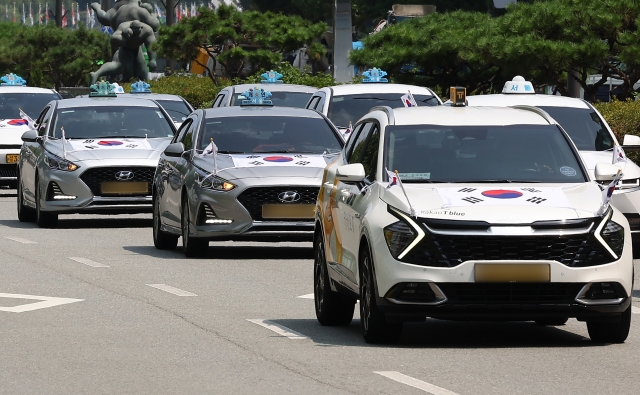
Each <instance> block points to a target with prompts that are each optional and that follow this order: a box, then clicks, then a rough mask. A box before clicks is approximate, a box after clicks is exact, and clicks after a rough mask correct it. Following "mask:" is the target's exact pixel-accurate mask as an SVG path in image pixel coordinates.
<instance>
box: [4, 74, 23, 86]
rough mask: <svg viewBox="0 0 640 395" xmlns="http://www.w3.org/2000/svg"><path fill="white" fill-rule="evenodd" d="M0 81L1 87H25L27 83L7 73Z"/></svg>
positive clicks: (17, 76)
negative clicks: (0, 81)
mask: <svg viewBox="0 0 640 395" xmlns="http://www.w3.org/2000/svg"><path fill="white" fill-rule="evenodd" d="M0 80H2V83H0V85H3V86H25V85H27V81H26V80H24V79H23V78H22V77H20V76H19V75H15V74H13V73H9V74H6V75H3V76H2V77H0Z"/></svg>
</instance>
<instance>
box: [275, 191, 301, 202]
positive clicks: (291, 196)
mask: <svg viewBox="0 0 640 395" xmlns="http://www.w3.org/2000/svg"><path fill="white" fill-rule="evenodd" d="M300 197H301V196H300V194H299V193H298V192H294V191H286V192H282V193H281V194H279V195H278V200H280V201H281V202H282V203H293V202H297V201H298V200H300Z"/></svg>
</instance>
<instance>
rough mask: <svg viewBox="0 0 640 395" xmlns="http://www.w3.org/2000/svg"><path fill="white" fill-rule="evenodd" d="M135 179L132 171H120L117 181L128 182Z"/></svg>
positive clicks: (117, 174)
mask: <svg viewBox="0 0 640 395" xmlns="http://www.w3.org/2000/svg"><path fill="white" fill-rule="evenodd" d="M132 178H133V172H132V171H119V172H117V173H116V180H118V181H128V180H131V179H132Z"/></svg>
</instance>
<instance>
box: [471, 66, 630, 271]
mask: <svg viewBox="0 0 640 395" xmlns="http://www.w3.org/2000/svg"><path fill="white" fill-rule="evenodd" d="M467 101H468V103H469V105H470V106H499V107H506V106H516V105H526V106H535V107H538V108H541V109H543V110H544V111H546V112H547V113H548V114H549V115H551V117H553V119H555V120H556V121H557V122H558V123H559V124H560V126H562V128H563V129H564V130H566V132H567V133H568V134H569V137H571V140H573V142H574V144H575V145H576V147H577V148H578V150H579V151H580V156H581V157H582V160H583V161H584V164H585V165H586V166H587V170H588V171H589V173H590V175H591V176H593V174H594V171H595V166H596V164H597V163H612V162H613V163H615V164H616V165H617V166H619V167H620V168H621V169H622V172H623V173H624V177H623V178H622V180H620V182H619V183H618V185H617V186H616V190H615V192H614V193H613V198H612V204H613V205H614V206H615V207H616V208H617V209H618V210H620V211H621V212H622V213H623V214H624V215H625V216H626V217H627V220H628V221H629V225H630V226H631V237H632V239H633V246H634V248H633V250H634V258H636V259H637V258H640V167H638V166H637V165H636V164H635V163H633V161H631V160H626V158H625V157H624V155H623V157H622V158H617V157H616V156H614V146H615V145H616V144H618V142H617V141H616V137H615V135H614V134H613V131H612V130H611V128H610V127H609V125H608V124H607V122H606V121H605V120H604V118H603V117H602V115H600V113H599V112H598V110H596V109H595V108H594V107H593V106H592V105H591V104H590V103H589V102H587V101H585V100H582V99H576V98H571V97H566V96H556V95H544V94H536V92H535V90H534V88H533V85H532V84H531V83H530V82H529V81H525V79H524V78H523V77H521V76H516V77H515V78H513V80H511V81H507V82H506V83H505V85H504V88H503V90H502V93H501V94H494V95H477V96H467ZM623 145H624V146H625V147H626V148H630V147H633V148H635V149H638V147H639V146H640V137H637V136H631V135H627V136H624V141H623Z"/></svg>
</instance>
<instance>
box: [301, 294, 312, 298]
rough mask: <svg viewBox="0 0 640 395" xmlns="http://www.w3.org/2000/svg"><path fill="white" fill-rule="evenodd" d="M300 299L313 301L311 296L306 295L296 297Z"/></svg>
mask: <svg viewBox="0 0 640 395" xmlns="http://www.w3.org/2000/svg"><path fill="white" fill-rule="evenodd" d="M298 297H299V298H300V299H313V294H306V295H300V296H298Z"/></svg>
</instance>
